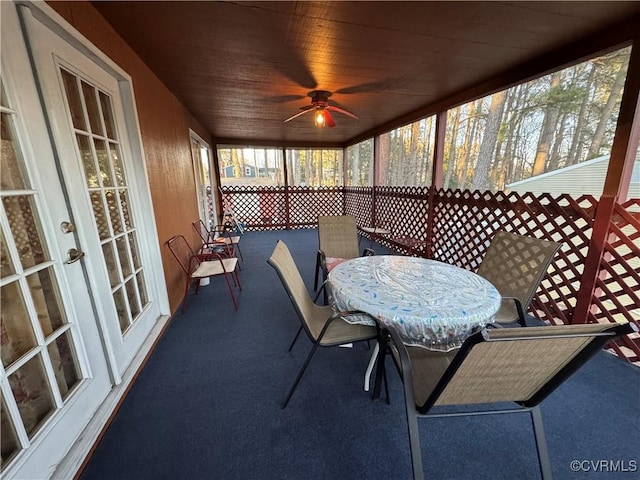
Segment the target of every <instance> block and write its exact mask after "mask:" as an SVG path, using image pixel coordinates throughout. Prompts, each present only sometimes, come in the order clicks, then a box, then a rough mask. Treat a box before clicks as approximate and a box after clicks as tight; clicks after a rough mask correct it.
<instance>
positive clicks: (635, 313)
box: [589, 199, 640, 363]
mask: <svg viewBox="0 0 640 480" xmlns="http://www.w3.org/2000/svg"><path fill="white" fill-rule="evenodd" d="M604 248H605V250H604V252H605V253H604V255H603V256H602V260H601V261H600V275H599V276H598V279H597V283H596V286H597V288H596V291H595V292H594V294H593V295H592V297H591V309H590V312H589V322H615V321H621V320H627V321H629V322H636V323H638V321H639V319H640V200H638V199H635V200H630V201H628V202H626V203H624V204H622V205H620V204H616V205H615V210H614V214H613V218H612V219H611V221H610V223H609V230H608V235H607V240H606V242H605V246H604ZM613 348H614V350H615V351H616V353H617V354H618V355H619V356H625V357H627V358H628V359H629V361H631V362H636V363H637V362H640V335H639V334H637V333H635V334H631V335H627V336H625V337H622V338H621V339H620V340H618V342H616V344H615V346H614V347H613Z"/></svg>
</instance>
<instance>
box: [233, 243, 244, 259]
mask: <svg viewBox="0 0 640 480" xmlns="http://www.w3.org/2000/svg"><path fill="white" fill-rule="evenodd" d="M234 246H235V247H236V248H237V249H238V253H239V254H240V260H242V261H243V262H244V257H243V256H242V250H240V244H239V243H236V244H235V245H234Z"/></svg>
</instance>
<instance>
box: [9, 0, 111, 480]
mask: <svg viewBox="0 0 640 480" xmlns="http://www.w3.org/2000/svg"><path fill="white" fill-rule="evenodd" d="M0 8H1V9H2V11H1V12H0V15H1V16H2V43H3V44H4V45H9V44H11V45H12V46H11V49H3V52H2V75H1V81H2V82H1V90H2V96H1V98H2V99H1V102H0V110H1V113H2V129H1V131H2V136H1V138H2V156H1V157H0V158H1V162H2V163H1V166H2V175H1V176H0V197H1V198H2V207H1V209H0V227H1V234H2V238H1V240H2V249H1V261H0V265H1V278H0V285H1V289H2V291H1V293H0V299H1V307H0V312H1V330H2V350H1V352H2V370H1V377H0V378H1V385H0V386H1V392H2V401H1V406H2V411H1V418H2V431H1V432H0V437H1V438H2V470H3V474H5V473H6V472H7V471H9V473H10V474H11V476H13V477H14V478H47V477H48V476H49V475H50V473H51V469H52V468H53V466H52V464H51V457H52V455H55V452H56V451H58V450H60V449H65V450H62V452H63V453H64V451H66V449H68V448H69V447H70V446H71V443H72V442H73V441H74V440H75V438H76V437H77V435H79V433H80V431H81V429H82V427H83V426H84V425H85V424H86V423H87V422H88V421H89V418H90V417H91V415H92V413H93V412H94V411H95V410H96V409H97V408H98V406H99V405H100V403H101V402H102V400H103V399H104V398H105V396H106V395H107V393H108V392H109V390H110V389H111V386H112V383H111V379H110V374H109V366H108V363H107V359H106V357H105V355H104V350H103V346H102V339H101V334H100V330H99V328H98V323H97V321H96V320H97V319H96V315H95V314H94V305H93V301H92V298H91V295H90V293H89V287H88V285H87V282H86V279H85V272H84V270H83V265H82V262H81V259H78V260H76V261H74V259H75V258H79V257H78V254H74V253H73V252H74V249H75V251H78V250H79V245H78V239H77V237H76V235H75V234H74V232H73V231H72V230H73V227H72V226H71V225H73V222H72V215H71V212H70V210H69V209H68V207H67V202H66V200H65V194H64V190H63V185H62V184H61V182H59V181H58V173H57V171H56V165H55V161H54V152H53V150H52V148H51V143H50V142H48V134H47V129H46V126H45V119H44V116H43V112H42V108H41V105H40V103H39V102H38V95H37V91H36V87H35V83H34V81H33V76H32V73H31V69H30V66H29V62H28V57H27V52H26V50H25V48H24V44H21V43H20V42H16V39H20V30H19V25H18V18H17V15H16V11H15V7H14V6H13V5H12V4H9V3H6V2H1V3H0ZM9 42H11V43H9ZM68 252H71V253H68ZM58 456H60V453H58Z"/></svg>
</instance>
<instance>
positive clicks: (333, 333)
mask: <svg viewBox="0 0 640 480" xmlns="http://www.w3.org/2000/svg"><path fill="white" fill-rule="evenodd" d="M267 263H268V264H269V265H271V266H272V267H273V268H274V269H275V270H276V272H277V273H278V277H280V281H281V282H282V285H283V286H284V289H285V290H286V292H287V295H288V296H289V299H290V300H291V303H293V307H294V309H295V311H296V313H297V314H298V318H299V319H300V324H301V325H300V329H299V330H298V333H297V334H296V337H295V338H294V340H293V342H292V343H291V346H290V347H289V351H291V348H293V345H294V343H295V342H296V339H297V338H298V335H299V334H300V332H301V331H302V330H304V331H305V332H306V334H307V336H308V337H309V339H310V340H311V341H312V342H313V347H312V348H311V352H309V355H308V356H307V359H306V360H305V362H304V364H303V365H302V368H301V369H300V372H299V373H298V376H297V377H296V379H295V381H294V382H293V385H292V386H291V388H290V389H289V393H288V394H287V397H286V399H285V400H284V403H283V404H282V408H286V407H287V404H288V403H289V400H290V399H291V396H292V395H293V392H294V391H295V389H296V387H297V386H298V383H299V382H300V380H301V379H302V376H303V375H304V372H305V371H306V369H307V367H308V366H309V363H310V362H311V359H312V358H313V355H314V353H315V352H316V350H317V349H318V347H332V346H336V345H342V344H345V343H355V342H360V341H365V340H372V339H376V338H377V337H378V332H377V329H376V327H371V326H367V325H358V324H350V323H348V322H346V321H345V320H344V319H343V318H342V317H345V316H348V315H355V314H359V315H363V312H338V313H334V312H333V310H332V308H331V307H330V306H326V305H316V304H315V303H314V302H313V300H312V299H311V297H310V296H309V292H308V290H307V287H306V286H305V284H304V280H302V276H301V275H300V271H299V270H298V267H297V266H296V263H295V261H294V260H293V257H292V256H291V252H289V249H288V248H287V246H286V245H285V243H284V242H283V241H282V240H279V241H278V243H277V244H276V247H275V249H274V250H273V253H272V254H271V257H269V259H268V260H267Z"/></svg>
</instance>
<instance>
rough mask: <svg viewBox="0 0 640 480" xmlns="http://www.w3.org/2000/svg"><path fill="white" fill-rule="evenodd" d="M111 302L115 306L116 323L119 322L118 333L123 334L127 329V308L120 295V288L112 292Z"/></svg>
mask: <svg viewBox="0 0 640 480" xmlns="http://www.w3.org/2000/svg"><path fill="white" fill-rule="evenodd" d="M113 301H114V302H115V305H116V311H117V312H118V322H120V331H122V332H124V331H125V330H126V329H127V328H129V323H130V322H129V315H128V313H127V312H128V311H129V308H128V307H127V304H126V303H125V301H124V295H123V294H122V287H120V288H119V289H118V290H116V291H115V292H113Z"/></svg>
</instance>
